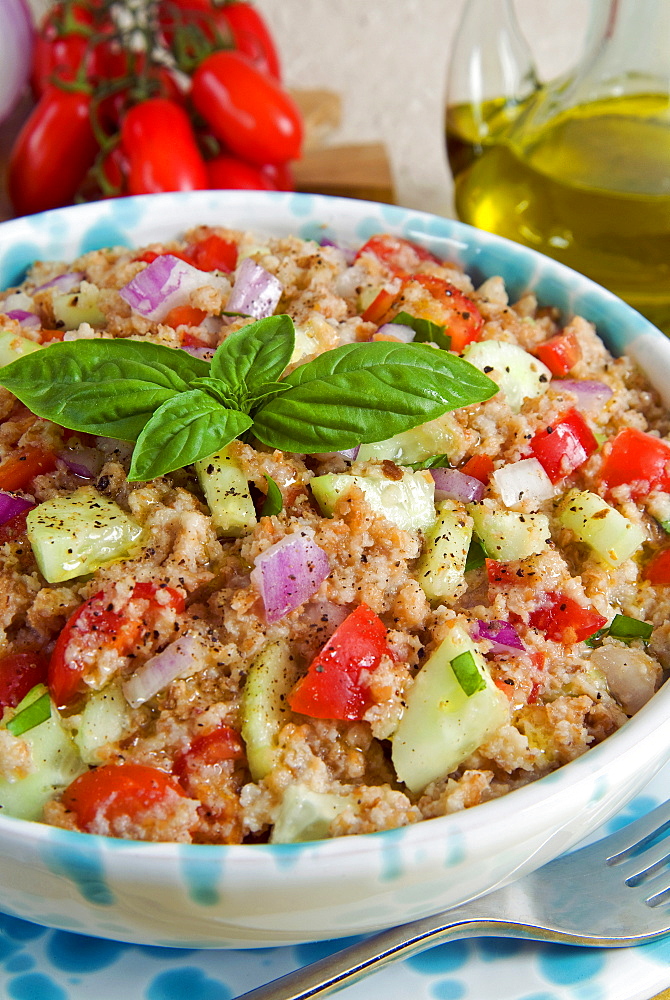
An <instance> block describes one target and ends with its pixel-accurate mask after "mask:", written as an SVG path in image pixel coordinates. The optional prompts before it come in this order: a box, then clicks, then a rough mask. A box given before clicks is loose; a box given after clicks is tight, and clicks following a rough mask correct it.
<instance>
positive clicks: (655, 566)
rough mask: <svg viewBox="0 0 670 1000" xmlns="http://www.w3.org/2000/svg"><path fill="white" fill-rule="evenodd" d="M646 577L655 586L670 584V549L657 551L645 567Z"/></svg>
mask: <svg viewBox="0 0 670 1000" xmlns="http://www.w3.org/2000/svg"><path fill="white" fill-rule="evenodd" d="M644 578H645V580H649V582H650V583H653V584H654V586H655V587H668V586H670V549H663V551H662V552H657V553H656V555H655V556H654V557H653V558H652V559H650V561H649V562H648V563H647V565H646V566H645V569H644Z"/></svg>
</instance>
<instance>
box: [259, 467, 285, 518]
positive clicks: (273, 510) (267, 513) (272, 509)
mask: <svg viewBox="0 0 670 1000" xmlns="http://www.w3.org/2000/svg"><path fill="white" fill-rule="evenodd" d="M265 479H266V481H267V484H268V491H267V493H266V495H265V502H264V503H263V506H262V508H261V517H271V516H272V515H273V514H279V512H280V511H281V509H282V507H283V506H284V498H283V497H282V495H281V490H280V489H279V487H278V486H277V484H276V482H275V481H274V479H273V478H272V476H268V474H267V472H266V473H265Z"/></svg>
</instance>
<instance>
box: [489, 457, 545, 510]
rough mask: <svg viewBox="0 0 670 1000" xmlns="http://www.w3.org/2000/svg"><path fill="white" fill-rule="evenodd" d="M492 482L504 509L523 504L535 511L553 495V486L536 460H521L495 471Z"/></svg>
mask: <svg viewBox="0 0 670 1000" xmlns="http://www.w3.org/2000/svg"><path fill="white" fill-rule="evenodd" d="M493 480H494V482H495V484H496V486H497V487H498V490H499V491H500V499H501V500H502V502H503V503H504V504H505V506H506V507H514V506H515V505H516V504H518V503H521V502H522V501H523V503H524V504H525V505H526V506H527V507H532V508H533V510H536V509H537V508H538V507H539V506H540V504H541V503H542V501H543V500H550V499H551V498H552V497H553V496H554V493H555V490H554V484H553V483H552V481H551V479H550V478H549V476H548V475H547V473H546V472H545V470H544V468H543V466H542V465H541V464H540V463H539V462H538V460H537V459H536V458H523V459H521V461H520V462H510V463H509V464H508V465H503V466H502V468H500V469H496V470H495V472H494V473H493Z"/></svg>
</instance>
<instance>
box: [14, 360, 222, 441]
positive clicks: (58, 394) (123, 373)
mask: <svg viewBox="0 0 670 1000" xmlns="http://www.w3.org/2000/svg"><path fill="white" fill-rule="evenodd" d="M208 372H209V365H208V364H207V362H206V361H202V360H201V359H200V358H194V357H191V355H190V354H187V353H186V351H179V350H174V349H173V348H171V347H163V346H162V345H160V344H151V343H149V342H148V341H137V340H77V341H71V342H68V343H59V344H52V345H51V346H49V347H45V348H44V349H43V350H41V351H34V352H33V353H32V354H27V355H25V356H24V357H22V358H18V359H17V360H16V361H12V362H11V364H9V365H6V366H5V367H4V368H2V369H0V385H4V386H5V388H6V389H9V391H10V392H13V393H14V395H15V396H17V397H18V398H19V399H20V400H21V402H22V403H25V405H26V406H27V407H28V408H29V409H30V410H31V411H32V412H33V413H35V414H37V416H38V417H46V418H47V419H48V420H53V421H54V422H55V423H57V424H60V425H61V426H62V427H69V428H70V429H72V430H78V431H87V432H89V433H90V434H101V435H105V436H107V437H114V438H120V439H122V440H125V441H134V440H136V438H137V437H138V435H139V434H140V432H141V430H142V428H143V427H144V425H145V424H146V422H147V421H148V420H149V418H150V417H151V415H152V414H153V413H154V411H155V410H156V409H157V408H158V407H159V406H161V405H162V404H163V403H165V402H166V401H167V400H169V399H171V398H172V397H173V396H175V394H177V393H180V392H183V391H184V390H185V389H188V387H189V382H190V381H191V379H193V378H197V377H198V376H205V375H207V374H208Z"/></svg>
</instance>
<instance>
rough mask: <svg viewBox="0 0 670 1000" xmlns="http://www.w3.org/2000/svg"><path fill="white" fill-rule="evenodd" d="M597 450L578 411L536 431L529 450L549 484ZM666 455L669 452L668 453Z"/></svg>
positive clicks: (567, 474)
mask: <svg viewBox="0 0 670 1000" xmlns="http://www.w3.org/2000/svg"><path fill="white" fill-rule="evenodd" d="M597 449H598V442H597V440H596V438H595V435H594V434H593V432H592V430H591V428H590V427H589V425H588V424H587V423H586V421H585V420H584V418H583V416H582V415H581V413H580V412H579V411H578V410H575V409H570V410H568V411H567V412H566V413H564V414H563V416H562V417H561V419H560V420H557V421H556V422H555V423H553V424H551V425H550V426H549V427H546V428H545V429H544V430H541V431H538V432H537V434H535V435H534V437H533V438H532V440H531V442H530V450H531V452H532V453H533V455H534V456H535V458H536V459H537V460H538V462H539V463H540V465H541V466H542V467H543V469H544V471H545V472H546V473H547V475H548V476H549V478H550V479H551V481H552V483H557V482H558V481H559V479H563V478H564V477H565V476H569V475H570V473H572V472H575V470H576V469H579V468H580V466H582V465H583V464H584V462H585V461H586V460H587V459H588V458H589V456H590V455H592V454H593V452H594V451H597ZM668 451H669V453H670V449H668Z"/></svg>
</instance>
